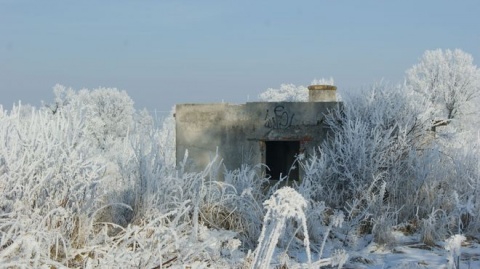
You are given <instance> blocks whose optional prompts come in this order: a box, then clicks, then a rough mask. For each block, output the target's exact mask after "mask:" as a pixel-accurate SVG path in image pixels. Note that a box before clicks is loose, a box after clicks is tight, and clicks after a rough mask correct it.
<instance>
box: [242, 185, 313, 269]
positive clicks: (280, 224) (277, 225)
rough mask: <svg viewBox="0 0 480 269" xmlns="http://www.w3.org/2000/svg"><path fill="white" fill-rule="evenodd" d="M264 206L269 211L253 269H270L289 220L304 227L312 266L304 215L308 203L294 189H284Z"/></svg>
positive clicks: (305, 240) (305, 241)
mask: <svg viewBox="0 0 480 269" xmlns="http://www.w3.org/2000/svg"><path fill="white" fill-rule="evenodd" d="M264 206H265V208H266V209H267V213H266V215H265V218H264V220H263V228H262V232H261V234H260V237H259V239H258V246H257V248H256V250H255V259H254V261H253V263H252V267H251V268H268V267H269V266H270V261H271V259H272V256H273V251H274V249H275V246H276V244H277V242H278V239H279V238H280V235H281V233H282V231H283V229H284V228H285V223H286V221H287V219H289V218H292V219H294V220H296V221H297V222H298V223H301V225H302V227H303V230H304V233H305V239H304V244H305V248H306V251H307V258H308V263H309V264H311V255H310V241H309V238H308V233H307V220H306V217H305V213H304V210H305V209H306V207H307V201H305V199H304V198H303V197H302V196H301V195H300V194H299V193H298V192H296V191H295V190H294V189H292V188H290V187H283V188H281V189H279V190H277V191H276V192H275V193H274V194H273V195H272V196H271V197H270V198H269V199H268V200H267V201H265V203H264Z"/></svg>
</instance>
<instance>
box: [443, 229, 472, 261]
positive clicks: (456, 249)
mask: <svg viewBox="0 0 480 269" xmlns="http://www.w3.org/2000/svg"><path fill="white" fill-rule="evenodd" d="M465 240H467V238H465V236H463V235H460V234H456V235H452V236H451V237H450V238H448V239H447V240H446V241H445V249H446V250H447V251H448V267H447V268H448V269H460V255H461V248H462V242H463V241H465Z"/></svg>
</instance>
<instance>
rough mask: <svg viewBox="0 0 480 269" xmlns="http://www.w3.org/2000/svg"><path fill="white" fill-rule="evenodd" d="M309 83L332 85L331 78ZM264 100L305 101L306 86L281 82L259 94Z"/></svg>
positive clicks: (306, 99) (306, 97)
mask: <svg viewBox="0 0 480 269" xmlns="http://www.w3.org/2000/svg"><path fill="white" fill-rule="evenodd" d="M311 84H315V85H316V84H321V85H333V84H334V82H333V78H329V79H325V78H322V79H314V80H313V81H312V83H311ZM259 99H260V101H265V102H307V101H308V88H307V87H305V86H301V85H300V86H296V85H294V84H281V85H280V88H279V89H274V88H269V89H267V90H266V91H264V92H262V93H261V94H260V95H259Z"/></svg>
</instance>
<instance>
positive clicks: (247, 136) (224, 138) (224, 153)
mask: <svg viewBox="0 0 480 269" xmlns="http://www.w3.org/2000/svg"><path fill="white" fill-rule="evenodd" d="M337 105H338V103H337V102H279V103H275V102H254V103H246V104H243V105H232V104H181V105H177V106H176V113H175V118H176V135H177V137H176V143H177V145H176V146H177V163H179V162H180V161H182V160H183V157H184V154H185V151H186V150H188V152H189V165H188V170H189V171H199V170H202V169H203V168H204V167H205V166H206V165H207V164H208V163H209V162H210V160H211V158H213V157H214V156H215V154H216V152H217V149H218V155H219V157H220V158H222V159H223V160H224V164H225V166H226V167H227V169H236V168H239V167H240V166H241V164H242V163H250V164H258V163H264V162H265V156H264V154H265V152H264V147H265V143H264V142H265V141H300V143H301V150H302V151H306V153H308V152H309V151H311V150H313V148H314V147H316V146H319V145H320V144H321V143H322V141H323V140H324V139H325V137H326V133H327V129H326V128H325V126H324V125H323V118H324V115H325V114H326V113H327V112H328V110H330V109H334V108H335V107H336V106H337Z"/></svg>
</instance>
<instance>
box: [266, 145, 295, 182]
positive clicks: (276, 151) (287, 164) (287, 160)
mask: <svg viewBox="0 0 480 269" xmlns="http://www.w3.org/2000/svg"><path fill="white" fill-rule="evenodd" d="M265 147H266V149H265V164H266V165H267V166H268V168H269V169H266V170H267V171H266V174H267V176H270V179H272V180H279V179H280V175H281V176H282V177H285V176H287V175H288V176H289V178H288V180H298V179H299V172H298V171H299V169H298V165H295V166H296V168H292V165H293V164H294V162H295V157H296V156H297V154H298V153H299V151H300V141H265Z"/></svg>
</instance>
